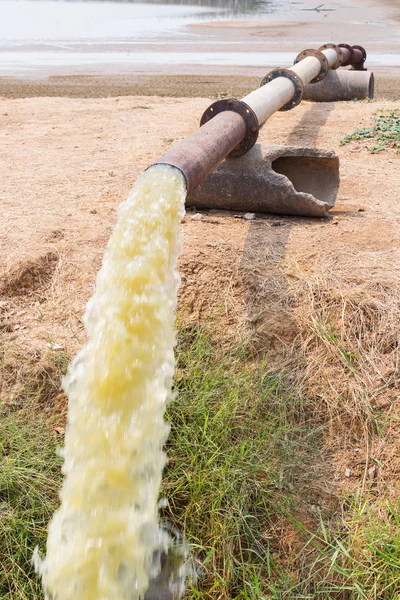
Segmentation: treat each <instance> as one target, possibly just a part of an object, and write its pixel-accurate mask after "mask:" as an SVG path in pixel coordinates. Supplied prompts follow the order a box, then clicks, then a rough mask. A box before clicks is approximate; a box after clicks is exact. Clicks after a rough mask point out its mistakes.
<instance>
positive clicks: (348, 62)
mask: <svg viewBox="0 0 400 600" xmlns="http://www.w3.org/2000/svg"><path fill="white" fill-rule="evenodd" d="M338 46H339V48H345V49H346V50H347V51H348V52H349V58H348V60H343V62H342V67H348V66H349V65H352V64H353V61H354V50H353V47H352V46H350V44H338Z"/></svg>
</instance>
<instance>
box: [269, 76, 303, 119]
mask: <svg viewBox="0 0 400 600" xmlns="http://www.w3.org/2000/svg"><path fill="white" fill-rule="evenodd" d="M277 77H286V79H290V81H291V82H292V83H293V87H294V90H295V91H294V94H293V98H292V99H291V100H289V102H287V103H286V104H285V105H284V106H282V108H280V109H279V110H281V111H287V110H292V108H295V107H296V106H297V105H298V104H300V102H301V100H302V98H303V92H304V84H303V81H302V79H301V77H299V76H298V75H297V74H296V73H294V71H291V70H290V69H282V68H278V69H273V70H272V71H270V72H269V73H268V75H266V76H265V77H264V79H263V80H262V81H261V85H260V87H262V86H263V85H266V84H267V83H269V82H270V81H272V80H273V79H276V78H277Z"/></svg>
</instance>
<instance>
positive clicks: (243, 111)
mask: <svg viewBox="0 0 400 600" xmlns="http://www.w3.org/2000/svg"><path fill="white" fill-rule="evenodd" d="M225 110H232V111H233V112H236V113H238V114H239V115H240V116H241V117H243V119H244V121H245V123H246V135H245V136H244V138H243V139H242V141H241V142H240V144H239V145H238V146H236V148H234V149H233V150H232V152H231V153H230V154H228V157H229V158H237V157H239V156H243V154H246V152H248V151H249V150H251V148H252V147H253V146H254V144H255V143H256V141H257V138H258V132H259V130H260V126H259V123H258V119H257V115H256V113H255V112H254V111H253V109H252V108H250V106H248V105H247V104H246V103H245V102H242V100H236V98H227V99H224V100H217V101H216V102H214V103H213V104H211V105H210V106H209V107H208V108H207V110H206V111H205V112H204V113H203V116H202V117H201V119H200V127H201V126H202V125H205V124H206V123H208V121H210V120H211V119H213V118H214V117H215V116H216V115H218V114H219V113H221V112H224V111H225Z"/></svg>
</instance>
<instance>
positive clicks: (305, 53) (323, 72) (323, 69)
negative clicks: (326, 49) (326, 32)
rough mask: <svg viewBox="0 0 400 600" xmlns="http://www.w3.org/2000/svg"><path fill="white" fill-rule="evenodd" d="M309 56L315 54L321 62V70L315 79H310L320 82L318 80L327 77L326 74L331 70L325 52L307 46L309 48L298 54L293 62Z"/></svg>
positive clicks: (313, 81)
mask: <svg viewBox="0 0 400 600" xmlns="http://www.w3.org/2000/svg"><path fill="white" fill-rule="evenodd" d="M307 56H314V57H315V58H318V60H319V62H320V64H321V70H320V72H319V73H318V75H317V76H316V77H314V79H312V80H311V81H310V83H318V81H321V80H322V79H324V77H326V74H327V72H328V71H329V63H328V59H327V58H326V56H325V54H322V52H320V50H314V49H313V48H307V50H303V52H300V54H298V55H297V56H296V58H295V59H294V63H293V64H296V63H298V62H300V61H301V60H303V58H307Z"/></svg>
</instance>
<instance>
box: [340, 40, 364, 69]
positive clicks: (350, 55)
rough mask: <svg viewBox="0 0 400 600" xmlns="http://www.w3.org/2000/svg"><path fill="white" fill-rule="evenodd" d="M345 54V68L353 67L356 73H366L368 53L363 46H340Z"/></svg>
mask: <svg viewBox="0 0 400 600" xmlns="http://www.w3.org/2000/svg"><path fill="white" fill-rule="evenodd" d="M339 48H341V50H342V53H343V63H342V66H343V67H348V66H351V68H352V70H354V71H366V69H365V68H364V63H365V61H366V59H367V52H366V50H365V48H363V47H362V46H357V45H355V46H349V44H339Z"/></svg>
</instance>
